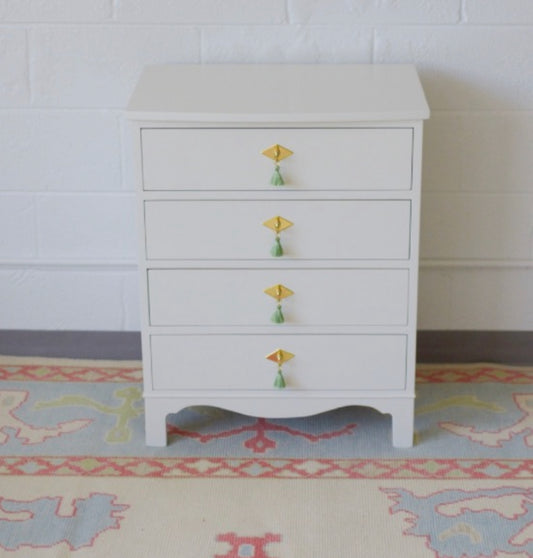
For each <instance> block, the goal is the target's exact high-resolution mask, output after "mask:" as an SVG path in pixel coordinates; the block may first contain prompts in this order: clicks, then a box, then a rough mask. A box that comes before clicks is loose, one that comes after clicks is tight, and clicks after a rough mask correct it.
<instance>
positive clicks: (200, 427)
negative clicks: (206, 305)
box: [0, 356, 533, 558]
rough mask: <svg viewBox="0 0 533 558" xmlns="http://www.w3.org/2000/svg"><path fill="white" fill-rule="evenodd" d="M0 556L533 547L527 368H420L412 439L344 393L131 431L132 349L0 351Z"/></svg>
mask: <svg viewBox="0 0 533 558" xmlns="http://www.w3.org/2000/svg"><path fill="white" fill-rule="evenodd" d="M0 376H1V377H2V383H1V384H0V556H6V557H17V558H18V557H21V558H33V557H38V558H41V557H43V558H46V557H54V558H56V557H69V556H72V557H84V556H90V557H102V558H107V557H110V558H115V557H117V558H119V557H120V558H122V557H128V558H130V557H131V558H136V557H139V558H140V557H142V558H145V557H150V558H158V557H161V558H167V557H180V558H181V557H184V558H188V557H205V558H240V557H254V558H289V557H305V558H308V557H317V558H322V557H328V558H329V557H341V556H342V557H344V556H346V557H355V558H358V557H361V558H374V557H376V558H388V557H391V558H392V557H403V556H405V557H410V558H418V557H421V558H422V557H427V558H466V557H469V558H470V557H472V558H485V557H491V558H502V557H508V556H513V557H515V558H525V557H530V556H533V462H532V457H533V452H532V448H533V369H532V368H517V367H502V366H494V365H490V364H476V365H468V366H467V365H464V366H461V365H453V366H452V365H439V366H419V367H418V371H417V405H416V409H417V413H416V425H415V427H416V433H417V435H416V439H417V443H416V445H415V446H414V447H413V448H411V449H403V450H400V449H395V448H392V447H391V443H390V417H388V416H386V415H381V414H380V413H378V412H376V411H374V410H372V409H367V408H356V407H349V408H343V409H339V410H336V411H332V412H329V413H324V414H322V415H318V416H314V417H308V418H302V419H290V420H267V419H263V418H261V417H246V416H242V415H238V414H234V413H230V412H227V411H224V410H222V409H214V408H206V407H196V408H191V409H187V410H185V411H182V412H181V413H179V414H176V415H172V416H170V417H169V421H168V432H169V442H170V443H169V445H168V447H166V448H147V447H145V445H144V440H143V437H144V432H143V405H142V397H141V383H140V382H141V365H140V363H139V362H120V361H116V362H104V361H67V360H55V359H44V358H42V359H39V358H33V359H25V358H15V357H8V356H3V357H0Z"/></svg>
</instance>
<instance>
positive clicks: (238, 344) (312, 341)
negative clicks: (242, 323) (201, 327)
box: [151, 334, 406, 392]
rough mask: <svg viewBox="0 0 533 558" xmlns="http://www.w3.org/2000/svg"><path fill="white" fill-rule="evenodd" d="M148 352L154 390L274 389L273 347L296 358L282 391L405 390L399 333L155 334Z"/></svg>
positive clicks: (289, 366)
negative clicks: (270, 356) (285, 386)
mask: <svg viewBox="0 0 533 558" xmlns="http://www.w3.org/2000/svg"><path fill="white" fill-rule="evenodd" d="M151 348H152V383H153V389H156V390H182V389H183V390H187V389H190V390H196V389H200V390H205V389H211V390H273V389H277V388H274V387H273V382H274V379H275V377H276V374H277V364H276V363H275V362H272V361H270V360H268V359H266V358H265V357H266V355H268V354H270V353H271V352H273V351H275V350H276V349H278V348H281V349H284V350H286V351H289V352H291V353H293V354H294V355H295V356H294V358H293V359H291V360H290V361H288V362H286V363H285V364H283V368H282V369H283V375H284V378H285V382H286V384H287V388H285V390H287V389H289V390H290V389H296V390H332V391H335V390H342V391H346V390H402V389H404V388H405V375H406V368H405V367H406V364H405V363H406V336H404V335H338V334H337V335H155V336H152V337H151ZM285 390H280V391H281V392H283V391H285Z"/></svg>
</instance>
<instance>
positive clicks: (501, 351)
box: [0, 330, 533, 365]
mask: <svg viewBox="0 0 533 558" xmlns="http://www.w3.org/2000/svg"><path fill="white" fill-rule="evenodd" d="M0 354H4V355H20V356H42V357H66V358H88V359H122V360H137V359H140V358H141V336H140V333H139V332H136V331H33V330H0ZM417 361H418V362H424V363H431V362H450V363H451V362H494V363H505V364H516V365H531V364H533V332H527V331H519V332H513V331H420V332H418V350H417Z"/></svg>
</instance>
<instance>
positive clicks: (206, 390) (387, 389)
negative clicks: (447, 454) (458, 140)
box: [129, 66, 427, 446]
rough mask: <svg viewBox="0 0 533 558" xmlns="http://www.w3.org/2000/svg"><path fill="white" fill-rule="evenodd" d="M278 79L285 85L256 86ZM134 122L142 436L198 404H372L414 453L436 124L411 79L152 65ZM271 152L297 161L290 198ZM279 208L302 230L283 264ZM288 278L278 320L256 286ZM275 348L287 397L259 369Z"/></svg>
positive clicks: (283, 410) (395, 70)
mask: <svg viewBox="0 0 533 558" xmlns="http://www.w3.org/2000/svg"><path fill="white" fill-rule="evenodd" d="M277 71H279V73H277ZM274 75H276V76H277V77H279V76H284V77H286V78H287V79H286V80H285V81H283V80H282V82H281V83H282V85H281V86H280V87H276V88H274V89H273V88H271V87H268V88H266V87H262V86H261V84H263V85H264V84H265V83H267V82H268V83H269V84H270V83H272V82H276V83H280V82H279V80H273V81H272V79H273V76H274ZM233 78H234V79H233ZM326 78H327V79H326ZM228 84H230V85H231V87H229V86H228ZM230 89H231V92H230ZM129 117H130V118H131V119H132V120H133V126H132V127H133V135H134V138H135V150H136V165H137V186H138V214H139V223H140V227H139V239H140V242H139V250H140V263H141V266H140V269H141V281H140V283H141V294H142V303H141V310H142V328H143V331H142V333H143V366H144V377H145V394H144V395H145V400H146V403H147V405H146V440H147V443H148V444H153V445H164V444H165V443H166V432H165V427H164V422H165V417H166V415H168V414H169V413H172V412H177V411H179V410H181V409H182V408H184V407H186V406H189V405H213V406H220V407H222V408H225V409H230V410H234V411H237V412H241V413H245V414H251V415H256V416H265V417H278V418H279V417H293V416H303V415H308V414H313V413H317V412H323V411H326V410H328V409H333V408H336V407H340V406H345V405H367V406H370V407H374V408H376V409H378V410H379V411H381V412H383V413H390V414H391V415H392V417H393V443H394V444H395V445H398V446H409V445H411V444H412V440H413V400H414V377H415V343H416V311H417V304H416V302H417V301H416V299H417V282H418V269H417V268H418V232H419V218H418V213H419V209H420V176H421V173H420V167H421V160H422V156H421V152H422V124H421V122H420V120H421V119H422V118H425V117H427V105H426V104H425V100H424V96H423V92H422V90H421V88H420V84H419V82H418V78H417V77H416V73H415V72H414V69H413V68H412V67H410V66H395V67H390V68H389V67H384V66H380V67H375V66H357V67H354V66H344V67H340V66H339V67H329V68H328V67H326V66H324V67H315V66H307V67H296V66H295V67H292V69H290V68H289V67H288V66H284V67H280V66H276V67H269V66H264V67H259V66H254V67H250V66H248V67H245V66H242V67H239V68H235V67H223V66H219V67H207V66H204V67H201V68H198V67H194V68H189V67H173V68H168V67H167V68H156V69H149V70H147V72H145V74H144V75H143V77H142V78H141V80H140V84H139V87H138V88H137V90H136V93H135V94H134V96H133V98H132V101H131V103H130V109H129ZM273 143H281V144H283V145H286V147H288V148H290V149H292V150H294V152H295V154H294V155H293V157H291V158H289V159H287V160H285V161H284V162H282V174H283V175H284V177H285V179H286V181H287V185H286V186H285V187H275V186H271V185H269V184H268V179H269V177H270V174H271V171H272V168H273V163H272V162H270V161H269V160H268V159H266V158H264V157H262V156H261V155H260V154H259V152H260V151H261V149H263V148H265V147H267V146H268V145H269V144H273ZM277 215H279V216H281V217H284V218H286V219H289V220H290V221H292V222H293V223H294V226H293V227H291V228H290V229H288V230H286V231H283V232H282V233H281V238H282V244H283V247H284V250H285V253H284V255H283V257H281V258H273V257H272V256H271V255H270V248H271V246H272V243H273V240H274V233H273V232H272V231H270V230H269V229H267V228H266V227H264V226H263V225H262V223H263V221H265V220H267V219H269V218H271V217H275V216H277ZM277 283H282V284H285V285H286V286H287V287H289V288H291V289H292V290H294V292H295V294H294V296H293V297H291V298H289V299H286V300H285V301H284V302H283V309H284V313H285V316H286V322H285V323H283V324H271V323H269V321H268V320H269V317H270V315H271V313H272V312H273V310H274V309H275V304H276V303H275V301H274V300H273V299H271V298H270V297H268V296H267V295H266V294H264V293H263V292H262V291H263V289H264V288H266V287H267V286H270V284H277ZM279 347H281V348H283V349H285V350H287V351H290V352H292V353H294V354H295V355H296V356H295V358H293V359H292V360H290V361H289V362H287V363H286V364H284V366H283V372H284V375H285V377H286V381H287V387H286V388H285V389H281V390H280V389H275V388H274V387H273V381H274V378H275V375H276V372H277V366H276V363H274V362H271V361H269V360H267V359H266V358H265V356H266V355H267V354H268V353H270V352H272V351H274V350H275V349H277V348H279Z"/></svg>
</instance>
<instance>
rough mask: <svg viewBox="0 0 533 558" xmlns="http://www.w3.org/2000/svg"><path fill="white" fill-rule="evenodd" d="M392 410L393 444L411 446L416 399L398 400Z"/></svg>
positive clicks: (396, 446)
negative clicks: (395, 407)
mask: <svg viewBox="0 0 533 558" xmlns="http://www.w3.org/2000/svg"><path fill="white" fill-rule="evenodd" d="M398 403H399V404H398V406H397V409H395V410H394V412H392V413H391V414H392V445H393V446H394V447H395V448H410V447H411V446H412V445H413V436H414V414H415V413H414V411H415V404H414V401H412V400H409V401H402V402H398Z"/></svg>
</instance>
